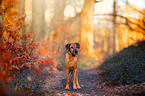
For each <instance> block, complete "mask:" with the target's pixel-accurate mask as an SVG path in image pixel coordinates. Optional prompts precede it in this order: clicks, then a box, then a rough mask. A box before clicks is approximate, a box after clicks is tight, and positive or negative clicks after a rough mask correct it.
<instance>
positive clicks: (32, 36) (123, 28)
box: [0, 0, 145, 90]
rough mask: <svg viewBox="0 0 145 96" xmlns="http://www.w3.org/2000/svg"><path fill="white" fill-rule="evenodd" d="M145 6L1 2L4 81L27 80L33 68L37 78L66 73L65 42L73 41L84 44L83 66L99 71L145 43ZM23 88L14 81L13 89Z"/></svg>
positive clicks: (136, 0) (126, 0) (107, 1)
mask: <svg viewBox="0 0 145 96" xmlns="http://www.w3.org/2000/svg"><path fill="white" fill-rule="evenodd" d="M144 5H145V1H144V0H100V1H99V0H0V6H1V7H0V56H1V58H0V64H1V68H0V74H1V76H0V79H1V80H2V81H5V82H11V81H12V80H13V81H15V78H16V77H17V78H21V79H22V77H21V76H22V73H25V72H26V70H27V71H28V69H31V68H32V69H33V70H32V71H33V73H34V74H37V73H41V72H42V70H43V71H44V70H48V72H51V71H52V70H56V69H59V70H65V68H64V61H65V51H66V50H65V44H67V43H71V42H79V43H80V46H81V49H80V53H79V58H80V59H79V62H80V64H79V68H81V69H91V68H95V67H98V66H99V65H101V64H102V63H103V62H104V60H105V58H107V57H110V56H112V55H114V54H116V53H117V52H119V51H121V50H123V49H124V48H127V47H128V46H131V45H132V44H133V46H137V43H136V42H137V41H144V40H145V6H144ZM44 66H45V67H44ZM54 67H55V68H56V67H57V68H56V69H55V68H54ZM13 70H14V71H16V74H17V76H16V75H15V74H14V75H13V74H11V72H13ZM38 70H39V71H38ZM19 71H20V73H19ZM26 73H27V72H26ZM18 74H19V75H18ZM28 77H29V76H28ZM28 79H30V78H27V79H26V78H24V80H28ZM28 81H29V80H28ZM30 82H31V80H30ZM17 87H19V88H17ZM22 87H24V86H23V84H22V85H21V84H19V81H15V84H14V85H13V88H14V90H20V89H21V88H22Z"/></svg>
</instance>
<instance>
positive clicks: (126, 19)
mask: <svg viewBox="0 0 145 96" xmlns="http://www.w3.org/2000/svg"><path fill="white" fill-rule="evenodd" d="M98 15H109V16H118V17H120V18H123V19H125V21H126V22H125V25H127V26H128V27H129V29H130V30H134V31H138V32H141V33H142V34H144V35H145V27H144V26H141V25H140V24H138V23H135V22H133V21H131V20H130V19H129V18H127V17H125V16H123V15H119V14H95V16H98ZM129 23H131V24H133V25H136V26H137V27H139V28H140V29H141V30H142V31H139V30H136V28H132V27H131V25H130V24H129Z"/></svg>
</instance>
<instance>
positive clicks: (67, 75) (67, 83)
mask: <svg viewBox="0 0 145 96" xmlns="http://www.w3.org/2000/svg"><path fill="white" fill-rule="evenodd" d="M66 77H67V78H66V87H65V89H69V69H67V70H66Z"/></svg>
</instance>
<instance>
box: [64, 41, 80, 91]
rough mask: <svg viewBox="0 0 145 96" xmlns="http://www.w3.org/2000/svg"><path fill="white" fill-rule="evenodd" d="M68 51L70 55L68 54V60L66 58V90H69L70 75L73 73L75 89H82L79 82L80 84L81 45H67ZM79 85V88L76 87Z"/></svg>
mask: <svg viewBox="0 0 145 96" xmlns="http://www.w3.org/2000/svg"><path fill="white" fill-rule="evenodd" d="M65 48H66V50H67V51H68V53H66V58H65V67H66V76H67V80H66V87H65V89H69V73H70V72H71V77H72V73H73V74H74V80H73V89H77V88H78V89H81V87H80V85H79V82H78V74H79V70H78V58H77V57H78V56H77V55H78V49H80V44H79V43H70V44H66V45H65ZM76 85H77V87H76Z"/></svg>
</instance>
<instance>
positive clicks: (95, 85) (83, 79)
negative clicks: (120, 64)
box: [45, 70, 110, 96]
mask: <svg viewBox="0 0 145 96" xmlns="http://www.w3.org/2000/svg"><path fill="white" fill-rule="evenodd" d="M97 77H98V76H97V70H80V72H79V82H80V85H81V87H82V89H81V90H73V89H72V86H73V79H70V89H69V90H65V89H64V88H65V85H66V74H65V72H64V71H62V72H56V73H53V76H52V77H51V78H50V79H48V80H47V82H48V83H47V84H46V86H45V88H46V90H47V92H46V94H45V95H46V96H47V95H59V96H67V95H69V96H81V95H83V96H84V95H85V96H86V95H87V96H88V95H89V96H90V95H92V96H94V95H97V96H99V95H100V96H102V95H105V94H110V93H109V92H108V91H107V90H106V89H105V88H104V87H102V86H103V85H102V84H101V81H100V80H97Z"/></svg>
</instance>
